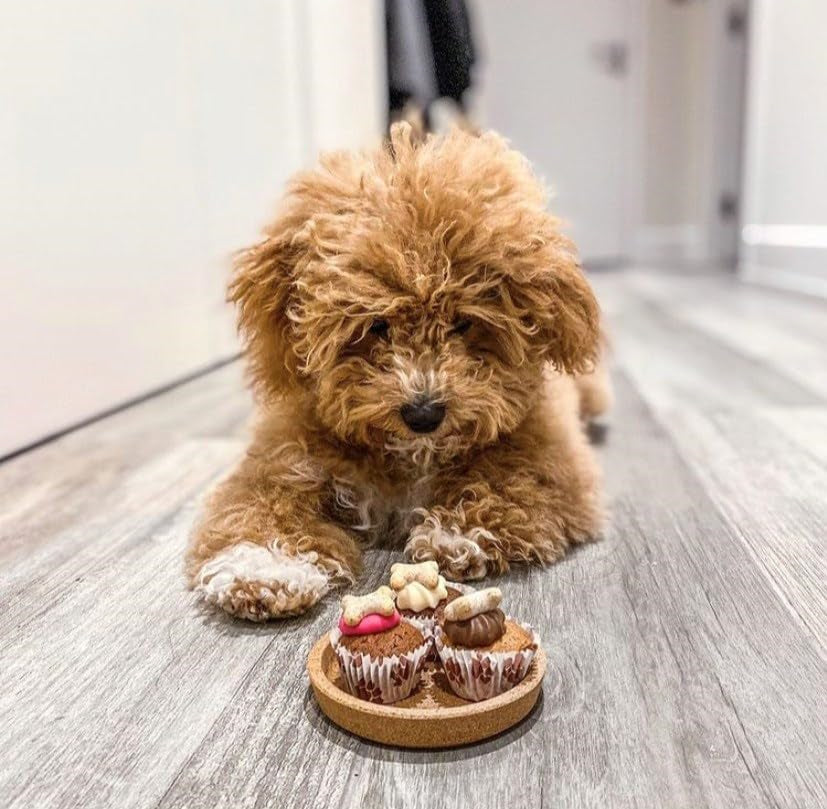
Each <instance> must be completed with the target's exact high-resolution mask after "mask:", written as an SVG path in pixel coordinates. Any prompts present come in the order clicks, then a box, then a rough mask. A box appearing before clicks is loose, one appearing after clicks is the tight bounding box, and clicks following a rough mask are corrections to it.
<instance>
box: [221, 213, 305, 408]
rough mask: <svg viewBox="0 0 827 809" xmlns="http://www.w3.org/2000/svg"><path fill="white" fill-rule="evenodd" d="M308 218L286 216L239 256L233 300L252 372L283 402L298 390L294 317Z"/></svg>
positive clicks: (263, 389)
mask: <svg viewBox="0 0 827 809" xmlns="http://www.w3.org/2000/svg"><path fill="white" fill-rule="evenodd" d="M304 224H305V222H304V218H300V217H298V216H296V215H295V214H292V213H285V214H284V215H282V216H281V217H280V218H279V219H278V220H277V221H276V222H275V223H274V224H273V225H271V226H270V228H268V230H267V232H266V237H265V238H264V239H262V240H261V241H259V242H258V243H256V244H254V245H253V246H252V247H248V248H247V249H246V250H242V251H241V252H239V253H238V254H237V255H236V257H235V262H234V272H233V276H232V279H231V281H230V285H229V289H228V293H227V299H228V300H229V301H231V302H232V303H234V304H235V305H236V308H237V316H238V330H239V333H240V334H241V337H242V340H243V343H244V349H245V355H246V358H247V362H248V372H249V374H250V376H251V378H252V381H253V384H254V387H255V389H256V391H257V392H258V393H259V394H260V395H262V396H263V397H264V398H265V399H273V398H277V397H278V396H280V395H283V394H284V393H286V392H288V391H289V390H291V389H292V388H295V387H297V386H298V383H299V374H298V359H297V357H296V353H295V351H294V350H293V338H292V334H291V322H290V318H289V315H288V312H289V307H290V304H291V300H292V297H293V291H294V287H295V277H296V274H297V269H298V264H299V262H300V261H301V258H302V256H303V255H304V254H305V252H306V247H305V245H304V243H303V239H302V237H301V230H302V227H303V225H304Z"/></svg>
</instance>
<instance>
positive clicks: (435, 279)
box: [188, 125, 609, 620]
mask: <svg viewBox="0 0 827 809" xmlns="http://www.w3.org/2000/svg"><path fill="white" fill-rule="evenodd" d="M231 297H232V299H233V300H234V301H235V302H236V303H237V304H238V305H239V310H240V318H239V319H240V327H241V330H242V333H243V334H244V336H245V339H246V344H247V354H248V358H249V362H250V369H251V373H252V377H253V380H254V383H255V384H256V387H257V390H258V392H259V394H260V395H261V398H262V399H263V408H262V412H261V417H260V422H259V425H258V429H257V431H256V434H255V438H254V441H253V444H252V446H251V448H250V449H249V451H248V453H247V456H246V458H245V459H244V461H243V462H242V464H241V466H240V467H239V468H238V470H237V471H236V472H235V473H234V474H233V475H232V476H231V477H230V478H229V479H228V480H227V481H226V482H225V483H224V484H222V485H221V486H220V487H219V489H218V490H217V491H216V492H215V494H214V495H213V497H212V499H211V500H210V502H209V504H208V506H207V510H206V513H205V515H204V518H203V520H202V521H201V523H200V525H199V526H198V527H197V528H196V531H195V533H194V536H193V541H192V544H191V546H190V550H189V556H188V565H189V573H190V576H191V580H192V582H193V584H194V585H195V586H196V587H197V589H198V590H199V592H201V593H202V595H203V596H204V597H205V599H206V600H207V601H209V602H211V603H215V604H217V605H219V606H221V607H223V608H224V609H226V610H227V611H228V612H231V613H233V614H235V615H238V616H241V617H245V618H250V619H253V620H264V619H267V618H270V617H279V616H282V615H289V614H294V613H296V612H300V611H302V610H304V609H306V608H307V607H309V606H310V605H312V604H313V603H315V602H316V601H317V600H318V599H319V598H320V597H321V596H322V595H324V593H325V592H326V591H327V590H328V589H329V588H330V587H331V586H332V585H333V584H335V583H337V582H344V581H352V580H353V578H354V576H355V574H356V572H357V571H358V569H359V544H360V540H362V539H366V540H369V541H370V540H377V539H382V540H388V539H391V540H397V541H399V542H400V543H404V547H405V550H406V552H407V554H408V556H410V557H411V558H412V559H414V560H416V561H422V560H425V559H436V560H437V561H438V562H439V564H440V567H442V568H443V569H444V570H445V571H446V573H447V574H448V575H449V576H450V577H451V578H455V579H473V578H480V577H482V576H484V575H485V574H486V573H488V572H495V573H500V572H503V571H505V570H507V569H508V565H509V563H510V562H513V561H521V562H528V561H538V562H541V563H545V562H552V561H554V560H556V559H558V558H560V556H562V555H563V553H564V552H565V549H566V548H567V547H568V546H569V544H570V543H572V542H581V541H584V540H586V539H589V538H591V537H593V536H595V534H596V533H597V531H598V529H599V525H600V519H601V508H600V502H599V474H598V469H597V465H596V462H595V460H594V458H593V455H592V452H591V450H590V448H589V446H588V443H587V441H586V439H585V436H584V433H583V430H582V421H583V420H584V419H588V418H590V417H593V416H596V415H598V414H599V413H600V412H602V411H603V410H604V409H605V408H606V406H607V405H608V397H609V390H608V384H607V382H606V379H605V376H604V374H603V372H602V370H601V369H600V368H598V370H597V371H592V370H591V369H592V368H593V365H594V362H595V361H596V358H597V354H598V351H599V345H598V343H599V323H598V310H597V305H596V303H595V301H594V298H593V296H592V293H591V290H590V289H589V286H588V284H587V283H586V282H585V280H584V279H583V277H582V275H581V273H580V271H579V268H578V266H577V261H576V257H575V254H574V251H573V248H572V247H571V245H570V244H569V243H568V242H567V241H566V240H565V239H564V238H563V237H562V236H561V235H560V234H559V233H558V231H557V228H556V223H555V221H554V219H553V218H552V217H550V216H549V215H548V214H547V213H546V211H545V207H544V200H543V194H542V190H541V188H540V187H539V185H538V183H537V182H536V180H535V179H534V178H533V176H532V175H531V173H530V171H529V169H528V167H527V166H526V164H525V162H524V161H523V160H522V158H520V157H519V155H517V154H516V153H515V152H512V151H510V150H508V148H507V147H506V145H505V144H504V142H503V141H502V140H500V139H499V138H498V137H496V136H494V135H485V136H482V137H479V138H478V137H475V136H472V135H469V134H466V133H461V132H454V133H452V134H450V135H448V136H445V137H443V138H430V139H428V140H427V141H426V142H425V143H424V144H421V145H420V144H415V143H414V142H413V141H412V139H411V137H410V132H409V129H408V128H407V127H405V126H404V125H401V126H398V127H397V128H395V130H394V132H393V133H392V141H391V145H390V148H389V149H387V150H382V151H377V152H372V153H355V154H351V153H347V154H346V153H340V154H335V155H331V156H328V157H327V158H326V159H324V160H323V161H322V166H321V168H319V169H317V170H316V171H314V172H311V173H309V174H306V175H304V176H302V177H300V178H298V180H297V181H296V182H295V183H294V185H293V186H292V189H291V191H290V193H289V194H288V198H287V206H286V208H285V209H284V211H283V212H282V214H281V216H280V217H279V218H278V219H277V221H276V222H275V224H274V225H273V226H272V227H271V229H270V230H269V231H268V233H267V236H266V238H265V239H264V240H263V241H262V242H260V243H259V244H257V245H255V246H254V247H252V248H250V250H248V251H246V252H245V253H244V254H243V255H242V257H241V259H240V260H239V262H238V265H237V271H236V275H235V278H234V280H233V283H232V285H231Z"/></svg>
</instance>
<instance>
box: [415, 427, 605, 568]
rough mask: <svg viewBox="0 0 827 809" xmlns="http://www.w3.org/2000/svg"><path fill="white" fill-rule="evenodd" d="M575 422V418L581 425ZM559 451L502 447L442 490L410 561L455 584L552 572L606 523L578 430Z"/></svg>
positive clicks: (593, 466)
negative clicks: (546, 568) (514, 569)
mask: <svg viewBox="0 0 827 809" xmlns="http://www.w3.org/2000/svg"><path fill="white" fill-rule="evenodd" d="M575 418H576V417H575ZM562 435H564V437H565V438H564V440H563V441H561V442H560V443H559V444H554V443H548V444H545V445H544V446H541V447H531V448H529V449H525V450H524V451H520V450H519V448H517V449H514V448H507V447H502V446H500V447H497V448H496V449H493V450H492V451H490V452H489V453H487V454H486V455H485V457H483V458H481V459H480V460H479V461H478V462H477V463H476V464H475V465H474V466H473V467H472V468H471V469H470V470H469V472H468V473H467V474H466V476H464V477H462V478H456V477H451V478H450V479H446V480H443V481H441V482H440V483H439V484H438V485H437V486H436V488H435V492H434V495H435V500H436V502H437V503H438V504H439V505H436V506H434V507H432V508H430V509H428V510H427V511H426V512H425V513H424V514H423V515H422V519H421V521H420V523H419V524H418V525H416V526H415V527H414V528H413V530H412V531H411V533H410V536H409V539H408V542H407V545H406V553H407V554H408V556H409V557H410V558H411V559H413V560H415V561H423V560H426V559H435V560H436V561H437V562H439V565H440V567H441V568H442V569H443V570H444V571H445V573H446V575H448V576H449V577H452V578H454V579H456V580H463V579H478V578H482V577H483V576H485V575H487V574H489V573H503V572H505V571H506V570H508V567H509V564H510V563H511V562H539V563H541V564H548V563H551V562H555V561H557V560H558V559H560V557H562V556H563V555H564V554H565V552H566V549H567V548H568V547H569V545H571V544H572V543H579V542H585V541H587V540H589V539H593V538H596V537H597V535H598V533H599V531H600V526H601V523H602V517H603V514H602V508H601V504H600V498H599V470H598V467H597V463H596V460H595V458H594V456H593V454H592V452H591V449H590V448H589V446H588V444H587V443H586V439H585V436H584V435H583V434H582V432H580V431H579V429H577V428H576V427H574V428H570V429H568V430H566V431H564V432H563V433H562Z"/></svg>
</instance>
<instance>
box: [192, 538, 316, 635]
mask: <svg viewBox="0 0 827 809" xmlns="http://www.w3.org/2000/svg"><path fill="white" fill-rule="evenodd" d="M316 561H317V556H316V554H315V553H307V554H299V553H297V554H295V555H292V556H291V555H289V554H287V553H285V552H284V551H283V550H282V549H281V548H280V547H279V546H278V545H276V544H275V543H271V544H269V545H257V544H255V543H254V542H239V543H237V544H235V545H231V546H229V547H228V548H225V549H224V550H222V551H220V552H219V553H217V554H216V555H215V556H213V557H212V558H211V559H209V560H207V561H206V562H205V563H204V564H203V566H202V567H201V570H200V571H199V573H198V576H197V578H196V585H195V590H196V592H197V593H199V594H200V596H201V597H202V598H203V599H204V601H206V602H207V603H208V604H212V605H214V606H217V607H221V609H223V610H226V611H227V612H228V613H230V614H231V615H235V616H236V617H238V618H246V619H247V620H249V621H266V620H268V619H270V618H284V617H287V616H290V615H298V614H299V613H302V612H304V611H305V610H307V609H309V608H310V607H312V606H313V605H314V604H315V603H316V602H317V601H318V600H319V599H320V598H321V597H322V596H323V595H324V594H325V593H326V592H327V591H328V590H329V589H330V578H329V576H328V574H327V573H326V572H325V571H324V570H322V569H321V568H320V567H319V566H318V565H317V564H316Z"/></svg>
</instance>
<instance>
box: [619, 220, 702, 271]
mask: <svg viewBox="0 0 827 809" xmlns="http://www.w3.org/2000/svg"><path fill="white" fill-rule="evenodd" d="M634 256H635V259H636V261H638V262H651V261H669V262H673V261H674V262H682V261H703V260H704V259H706V258H707V248H706V243H705V240H704V233H703V229H702V228H701V227H700V226H699V225H694V224H683V225H644V226H643V227H641V228H639V229H638V231H637V233H636V234H635V240H634Z"/></svg>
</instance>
